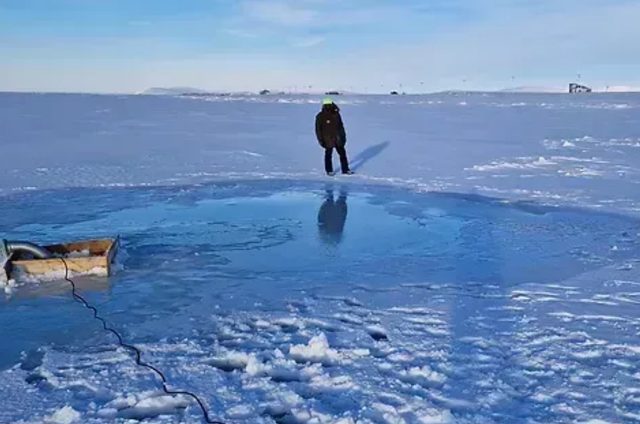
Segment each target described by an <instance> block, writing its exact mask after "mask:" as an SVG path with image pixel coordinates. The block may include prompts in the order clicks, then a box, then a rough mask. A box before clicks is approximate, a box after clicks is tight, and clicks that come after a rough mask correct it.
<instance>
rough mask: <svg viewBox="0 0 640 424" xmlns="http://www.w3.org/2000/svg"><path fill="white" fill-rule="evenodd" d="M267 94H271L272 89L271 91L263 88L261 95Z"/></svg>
mask: <svg viewBox="0 0 640 424" xmlns="http://www.w3.org/2000/svg"><path fill="white" fill-rule="evenodd" d="M267 94H271V91H269V90H262V91H261V92H260V95H261V96H265V95H267Z"/></svg>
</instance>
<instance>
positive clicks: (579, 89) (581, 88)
mask: <svg viewBox="0 0 640 424" xmlns="http://www.w3.org/2000/svg"><path fill="white" fill-rule="evenodd" d="M591 91H592V90H591V88H589V87H587V86H586V85H580V84H576V83H575V82H572V83H571V84H569V93H591Z"/></svg>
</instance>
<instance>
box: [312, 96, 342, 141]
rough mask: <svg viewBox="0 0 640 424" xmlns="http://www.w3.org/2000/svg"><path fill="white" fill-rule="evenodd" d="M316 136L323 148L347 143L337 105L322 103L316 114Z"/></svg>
mask: <svg viewBox="0 0 640 424" xmlns="http://www.w3.org/2000/svg"><path fill="white" fill-rule="evenodd" d="M316 138H317V139H318V143H320V145H321V146H322V147H324V148H325V149H329V148H334V147H344V146H345V144H347V134H346V132H345V130H344V124H343V122H342V117H341V116H340V108H339V107H338V106H337V105H335V104H332V105H324V106H323V107H322V110H321V111H320V112H319V113H318V114H317V115H316Z"/></svg>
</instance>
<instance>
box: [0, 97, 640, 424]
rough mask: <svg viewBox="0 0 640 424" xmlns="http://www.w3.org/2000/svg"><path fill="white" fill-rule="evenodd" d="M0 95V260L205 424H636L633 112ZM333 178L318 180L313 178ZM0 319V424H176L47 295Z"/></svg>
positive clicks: (639, 294)
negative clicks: (94, 247)
mask: <svg viewBox="0 0 640 424" xmlns="http://www.w3.org/2000/svg"><path fill="white" fill-rule="evenodd" d="M337 100H338V101H339V103H340V105H341V107H342V111H343V116H344V120H345V123H346V125H347V132H348V137H349V142H348V145H347V149H348V152H349V154H350V157H351V162H352V164H353V168H354V169H355V170H356V172H357V174H356V175H354V176H349V177H343V176H338V177H334V178H330V177H326V176H324V175H323V172H322V163H321V159H322V152H321V151H320V150H319V147H318V146H317V144H316V142H315V139H314V134H313V118H314V115H315V113H316V111H317V109H318V102H319V98H317V97H305V96H281V97H276V96H264V97H248V96H241V97H220V98H208V99H206V98H173V97H163V96H160V97H155V96H91V95H38V94H33V95H26V94H0V129H1V131H0V151H1V152H2V154H1V156H0V157H1V158H2V159H3V160H2V166H0V238H7V239H22V240H32V241H36V242H38V243H42V244H44V243H46V242H50V241H66V240H74V239H84V238H93V237H103V236H114V235H116V234H120V235H121V236H122V239H123V249H122V252H121V254H120V256H119V257H118V272H117V273H116V275H115V276H113V277H111V278H109V279H105V278H92V277H78V278H77V281H78V285H79V286H80V287H81V290H82V292H83V293H84V294H85V295H86V297H87V298H88V300H89V301H90V302H91V303H93V304H95V305H97V306H98V308H99V310H100V312H101V315H102V316H104V317H105V318H106V319H107V320H108V322H109V323H110V324H111V325H112V326H113V327H115V328H117V329H119V330H120V331H121V332H122V333H123V335H124V337H125V339H126V341H128V342H130V343H134V344H135V345H136V346H139V347H140V348H141V349H142V351H143V359H144V360H146V361H147V362H150V363H152V364H153V365H154V366H156V367H158V368H159V369H161V370H162V371H164V372H165V373H166V375H167V377H168V379H169V382H170V386H171V387H172V388H175V389H177V390H191V391H193V392H195V393H197V394H198V395H199V396H201V397H202V399H203V400H204V402H205V403H206V404H207V406H208V408H209V410H210V413H211V415H212V417H217V418H219V419H220V420H222V421H225V422H228V423H258V424H259V423H274V422H276V423H279V424H324V423H340V424H374V423H375V424H396V423H407V424H412V423H416V424H425V423H460V424H462V423H482V424H484V423H531V424H533V423H591V424H596V423H635V422H638V421H640V389H639V388H638V383H639V382H640V340H639V339H638V332H639V331H640V312H638V304H640V271H639V270H638V267H639V266H640V265H639V261H638V259H640V240H639V237H640V231H639V223H640V222H639V221H638V215H639V214H638V212H640V191H639V190H638V182H640V157H639V153H640V115H639V112H640V95H638V94H592V95H560V94H544V95H541V94H506V93H502V94H473V95H469V94H442V95H432V96H383V97H381V96H345V97H339V98H337ZM336 162H337V161H336ZM68 289H69V287H68V285H67V283H66V282H64V281H50V282H47V283H43V284H41V285H39V284H33V283H29V284H21V283H20V282H16V283H14V284H11V285H10V286H7V287H5V295H4V299H5V301H4V302H3V303H2V304H0V324H1V325H0V340H1V342H0V393H2V395H1V396H0V422H2V423H5V422H8V423H39V422H53V423H73V422H78V423H80V422H82V423H113V422H122V423H125V422H138V421H137V420H142V419H144V422H149V423H152V422H153V423H176V422H184V423H198V422H203V421H202V415H201V413H200V410H199V409H198V407H197V404H195V403H193V402H192V401H191V400H190V399H188V398H182V397H175V398H173V397H167V396H162V391H161V390H160V389H161V385H160V382H159V380H158V379H157V378H156V377H155V376H154V374H152V373H150V372H149V371H147V370H145V369H142V368H139V367H137V366H136V365H135V363H134V360H133V358H132V356H131V355H130V354H129V352H127V351H126V350H122V349H118V348H117V346H116V344H115V342H116V340H115V339H114V338H113V337H112V336H111V335H109V334H107V333H105V332H104V331H103V330H102V327H101V326H100V324H99V323H98V322H97V321H95V320H93V319H92V314H91V312H90V311H87V310H86V309H84V308H83V307H82V306H81V305H80V304H79V303H77V302H75V301H74V300H73V298H72V297H71V296H70V293H69V290H68Z"/></svg>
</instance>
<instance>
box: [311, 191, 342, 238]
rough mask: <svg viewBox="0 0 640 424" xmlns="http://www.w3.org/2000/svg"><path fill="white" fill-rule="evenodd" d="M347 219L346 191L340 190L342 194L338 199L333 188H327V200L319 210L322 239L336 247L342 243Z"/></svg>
mask: <svg viewBox="0 0 640 424" xmlns="http://www.w3.org/2000/svg"><path fill="white" fill-rule="evenodd" d="M346 221H347V193H346V191H344V190H340V194H339V196H338V198H337V199H336V198H335V196H334V193H333V189H327V194H326V196H325V200H324V202H323V203H322V206H320V210H319V211H318V231H319V235H320V240H321V241H322V242H323V243H325V244H326V245H327V246H330V247H335V246H337V245H338V244H340V242H342V236H343V233H344V225H345V222H346Z"/></svg>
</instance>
